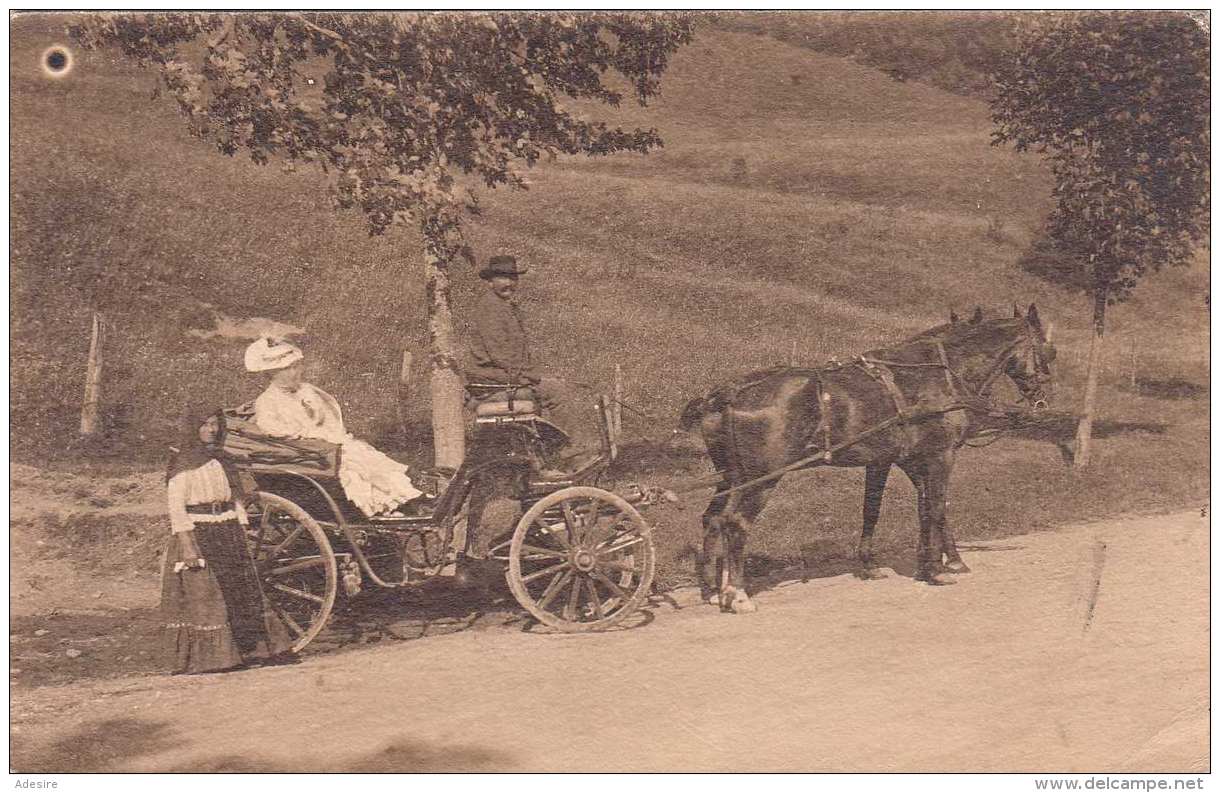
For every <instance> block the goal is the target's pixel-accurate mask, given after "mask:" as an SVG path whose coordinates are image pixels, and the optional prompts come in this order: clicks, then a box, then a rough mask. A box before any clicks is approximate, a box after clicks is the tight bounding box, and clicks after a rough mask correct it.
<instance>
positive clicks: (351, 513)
mask: <svg viewBox="0 0 1220 793" xmlns="http://www.w3.org/2000/svg"><path fill="white" fill-rule="evenodd" d="M491 397H492V398H488V395H484V398H483V399H481V400H478V401H477V402H476V403H475V405H474V406H473V407H474V410H473V413H474V423H473V424H472V428H471V437H470V444H469V451H468V454H467V456H466V459H465V461H464V462H463V463H462V465H461V467H459V468H458V470H457V471H413V472H412V480H413V482H414V483H415V484H416V486H417V487H419V488H420V489H421V490H423V491H424V492H425V496H424V497H423V498H420V499H417V500H416V501H413V502H410V504H408V505H404V509H403V510H402V511H403V512H404V514H403V515H402V516H394V517H380V516H377V517H371V518H370V517H368V516H366V515H364V514H363V513H362V512H361V511H360V510H359V509H357V508H356V507H355V505H353V504H352V503H351V502H350V501H348V500H347V498H346V497H345V496H344V493H343V487H342V484H341V482H340V479H339V467H340V465H341V464H342V449H341V447H337V446H334V445H332V444H327V443H324V442H320V441H312V440H310V441H300V440H293V441H291V442H285V441H283V440H282V439H271V438H267V436H265V435H264V434H263V433H261V431H260V430H258V428H257V425H255V424H253V422H252V415H251V413H250V411H249V409H248V407H243V408H238V409H234V410H228V411H225V412H224V413H223V414H221V415H220V416H219V417H217V419H218V423H219V425H220V426H219V428H218V429H219V432H218V433H217V434H218V436H219V437H218V440H217V442H216V444H215V450H216V453H217V456H218V458H220V459H222V460H224V461H225V462H227V463H228V464H230V465H232V466H233V467H234V468H236V470H237V471H238V475H239V476H240V477H241V479H242V480H243V485H244V490H245V491H246V493H247V512H248V514H249V519H250V520H249V527H248V532H247V535H248V544H249V548H250V552H251V556H252V558H253V559H254V562H255V565H256V566H257V567H258V569H259V572H260V577H261V578H262V581H263V587H264V592H265V594H266V595H267V597H268V600H269V602H270V604H271V607H272V609H273V610H274V611H275V612H276V613H277V614H278V615H279V616H280V618H281V619H283V621H284V622H285V623H286V624H287V625H288V627H289V629H290V631H291V632H292V633H293V635H294V639H295V641H294V649H295V650H297V651H300V650H302V649H304V647H305V646H306V645H308V644H309V643H310V642H311V641H313V639H314V638H316V637H317V635H318V634H319V633H320V632H321V631H322V629H323V628H324V626H325V624H326V622H327V620H328V619H329V617H330V615H331V612H332V610H333V609H334V607H335V604H336V602H337V600H338V599H339V598H346V597H354V596H356V595H358V594H359V593H360V592H361V591H362V590H363V589H365V588H367V587H369V586H375V587H385V588H398V587H411V586H416V585H419V584H422V583H424V582H426V581H429V580H431V579H434V578H436V577H438V576H448V575H452V574H453V573H454V571H455V562H456V559H457V556H458V554H459V552H469V551H471V550H472V547H471V543H472V539H473V538H474V537H476V536H477V537H478V538H479V541H480V542H481V543H482V545H481V547H480V548H479V549H478V551H479V552H478V555H479V556H487V557H490V558H493V559H496V560H499V561H501V562H504V563H505V565H506V568H507V569H506V577H507V580H508V584H509V588H510V590H511V591H512V593H513V595H514V596H515V597H516V599H517V600H518V602H519V603H520V604H521V605H522V606H523V607H524V608H526V609H527V610H528V611H530V612H531V614H532V615H533V616H534V617H535V618H536V619H537V620H538V621H539V622H541V623H543V624H545V625H548V626H550V627H552V628H555V629H557V630H561V631H567V632H575V631H586V630H596V629H604V628H607V627H610V626H612V625H615V624H618V623H620V622H621V621H622V620H623V619H625V618H626V617H628V616H629V615H630V614H631V613H632V612H634V611H635V610H636V608H637V607H638V606H639V604H640V603H641V602H642V601H643V599H644V597H646V595H647V594H648V591H649V589H650V587H651V582H652V577H653V570H654V565H655V551H654V549H653V545H652V538H651V527H650V526H649V525H648V524H647V523H646V522H645V521H644V520H643V518H642V516H641V515H640V513H639V511H638V510H637V509H636V504H638V503H639V502H640V501H641V497H640V496H641V494H640V491H638V489H634V490H631V491H630V492H628V493H626V494H625V496H626V497H624V495H620V494H615V493H613V492H611V491H609V490H606V489H604V488H602V487H599V486H597V485H598V484H600V482H601V480H602V478H603V477H604V475H605V473H606V468H607V465H606V460H605V459H601V460H598V461H595V462H594V464H592V465H589V466H587V467H586V468H585V469H583V470H582V471H579V472H577V473H576V475H575V476H572V477H569V478H565V479H555V478H550V479H543V478H541V477H539V476H538V472H539V471H540V470H544V469H545V468H546V467H547V466H548V465H549V464H550V461H551V460H552V458H553V455H554V453H555V452H556V451H557V450H558V449H559V448H561V447H562V446H563V445H564V444H565V443H566V441H567V438H566V435H564V433H563V432H562V430H560V429H559V428H557V427H555V426H554V425H553V424H550V423H549V422H547V421H546V419H544V418H542V417H541V416H540V415H539V413H538V411H537V409H536V402H534V401H531V400H528V399H519V398H515V397H513V396H510V397H509V398H508V399H496V398H494V397H495V395H491ZM497 496H499V497H507V498H509V499H512V500H513V501H515V502H516V503H517V505H518V512H517V514H518V518H519V519H518V520H517V522H516V524H515V525H513V526H507V527H503V526H482V525H481V521H482V516H483V509H484V507H486V505H487V503H488V502H489V501H490V500H491V499H492V498H495V497H497ZM632 502H635V503H634V504H633V503H632Z"/></svg>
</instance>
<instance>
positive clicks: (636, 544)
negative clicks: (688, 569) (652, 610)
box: [507, 486, 656, 632]
mask: <svg viewBox="0 0 1220 793" xmlns="http://www.w3.org/2000/svg"><path fill="white" fill-rule="evenodd" d="M573 504H577V505H578V506H575V507H574V506H573ZM547 513H550V514H549V516H548V514H547ZM557 513H561V514H562V515H563V516H564V518H563V519H559V518H558V516H557ZM573 513H581V514H583V515H584V516H585V519H584V520H583V521H582V522H580V523H579V524H578V525H577V526H576V527H575V528H574V527H573V526H572V523H571V516H572V514H573ZM605 515H608V516H609V517H610V518H611V520H610V522H609V524H605V522H604V521H603V517H604V516H605ZM590 517H591V518H592V520H589V518H590ZM565 523H566V524H567V525H566V530H565V528H564V527H565ZM607 529H609V531H607ZM599 532H600V534H599ZM548 538H552V539H553V541H554V543H553V544H552V545H550V546H548V545H547V542H548ZM655 564H656V552H655V549H654V547H653V544H652V538H651V529H650V527H649V526H648V524H647V523H646V522H645V521H644V519H643V518H642V516H640V514H639V512H638V511H637V510H636V509H635V508H634V507H633V506H632V505H630V504H629V503H628V502H626V501H625V500H623V499H622V498H621V497H619V496H617V495H616V494H614V493H611V492H609V491H606V490H603V489H601V488H595V487H588V486H578V487H571V488H565V489H563V490H560V491H556V492H555V493H552V494H550V495H548V496H546V497H544V498H543V499H541V500H540V501H539V502H538V503H536V504H535V505H534V506H533V507H531V509H530V510H529V511H528V512H527V513H526V515H525V516H524V517H522V519H521V520H520V521H519V522H518V525H517V528H516V531H515V532H514V534H513V541H512V546H511V549H510V551H509V569H508V571H507V578H508V583H509V588H510V589H511V590H512V592H513V595H514V596H515V597H516V599H517V601H518V603H520V604H521V606H522V607H523V608H525V609H526V610H527V611H529V612H530V614H531V615H532V616H533V617H534V618H535V619H537V620H538V621H539V622H541V623H542V624H544V625H547V626H548V627H551V628H554V629H556V630H560V631H564V632H584V631H590V630H604V629H606V628H610V627H613V626H614V625H617V624H619V623H620V622H622V621H623V620H625V619H626V618H627V617H628V616H630V615H631V614H632V613H634V612H635V611H636V610H637V608H638V607H639V605H640V604H641V603H642V602H643V600H644V599H645V598H646V597H647V594H648V591H649V588H650V587H651V584H652V578H653V574H654V571H655ZM527 567H528V568H529V569H527Z"/></svg>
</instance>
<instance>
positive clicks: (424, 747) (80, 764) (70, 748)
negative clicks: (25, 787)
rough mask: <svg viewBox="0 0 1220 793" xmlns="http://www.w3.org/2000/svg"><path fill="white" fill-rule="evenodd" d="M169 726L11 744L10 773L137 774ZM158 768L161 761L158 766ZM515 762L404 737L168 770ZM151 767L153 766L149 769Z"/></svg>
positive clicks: (116, 726) (94, 729)
mask: <svg viewBox="0 0 1220 793" xmlns="http://www.w3.org/2000/svg"><path fill="white" fill-rule="evenodd" d="M183 746H184V741H183V740H181V739H179V738H178V737H177V736H176V734H175V732H174V728H173V727H172V725H171V724H170V723H169V722H167V721H160V720H153V719H135V718H123V719H105V720H101V721H96V722H93V723H90V724H86V725H85V726H83V727H81V728H79V729H77V730H75V731H73V732H72V733H70V734H68V735H65V736H63V737H60V738H56V739H55V740H53V741H52V742H50V743H49V744H45V745H29V744H27V743H25V742H24V741H20V740H14V743H13V753H12V760H11V761H10V766H11V768H10V772H11V773H24V774H32V773H41V774H48V773H67V772H73V773H76V772H82V773H87V772H94V773H96V772H107V771H120V770H121V771H141V770H147V769H146V768H145V767H142V766H141V761H142V760H144V759H146V758H151V757H153V756H155V755H158V754H163V753H165V752H170V751H174V750H179V749H181V748H183ZM157 765H158V766H161V764H160V763H158V764H157ZM514 766H515V762H514V761H513V759H512V758H511V757H510V756H508V755H506V754H504V753H502V752H498V751H493V750H490V749H486V748H483V747H480V746H474V745H469V744H466V745H463V744H456V745H455V744H450V743H446V744H445V745H443V746H435V745H429V744H426V743H423V742H421V741H418V740H413V739H408V738H405V737H404V738H397V739H394V740H391V741H390V742H389V743H388V745H385V746H384V747H382V748H379V749H377V750H375V751H372V752H369V753H368V754H365V755H361V756H357V757H353V758H351V759H333V758H329V757H326V756H325V755H324V754H323V755H320V754H319V753H318V752H315V751H311V749H310V748H308V747H304V748H302V750H301V756H300V757H299V759H296V760H291V761H285V760H283V759H278V758H277V759H268V758H265V757H258V756H254V755H243V754H220V755H217V756H215V757H204V758H202V759H193V760H190V761H187V762H184V763H182V764H180V765H173V766H171V767H170V768H168V769H165V770H169V771H175V772H190V773H288V772H348V773H385V772H406V773H412V772H413V773H428V772H440V771H467V772H473V771H507V770H512V769H513V768H514ZM148 767H149V768H151V767H152V766H151V763H150V764H149V766H148Z"/></svg>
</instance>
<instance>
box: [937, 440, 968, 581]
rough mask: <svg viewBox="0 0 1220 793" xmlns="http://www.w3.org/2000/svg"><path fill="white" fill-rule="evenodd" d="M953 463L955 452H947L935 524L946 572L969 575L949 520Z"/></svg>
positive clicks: (943, 459)
mask: <svg viewBox="0 0 1220 793" xmlns="http://www.w3.org/2000/svg"><path fill="white" fill-rule="evenodd" d="M953 462H954V460H953V452H952V451H949V452H945V455H944V457H943V458H942V460H941V466H940V468H942V469H943V476H944V485H943V487H942V488H941V489H940V492H939V497H940V517H939V520H938V522H937V523H936V524H935V529H936V530H937V533H939V535H940V547H941V552H942V553H943V554H944V567H943V569H944V571H945V572H946V573H969V572H970V568H969V567H968V566H967V565H966V563H965V562H963V561H962V555H961V554H960V553H958V550H957V541H956V540H955V539H954V538H953V530H952V529H950V528H949V521H948V518H947V513H948V496H949V478H950V477H951V476H952V474H953Z"/></svg>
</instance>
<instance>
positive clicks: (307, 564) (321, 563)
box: [266, 556, 326, 576]
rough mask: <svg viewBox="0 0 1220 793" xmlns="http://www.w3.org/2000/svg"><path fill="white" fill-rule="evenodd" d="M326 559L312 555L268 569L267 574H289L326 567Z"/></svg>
mask: <svg viewBox="0 0 1220 793" xmlns="http://www.w3.org/2000/svg"><path fill="white" fill-rule="evenodd" d="M325 566H326V560H325V559H323V558H322V557H321V556H311V557H309V558H308V559H300V560H298V561H295V562H289V563H288V564H283V565H280V566H279V567H273V568H271V569H270V570H268V571H267V573H266V574H267V575H269V576H270V575H288V574H290V573H299V572H300V571H302V570H308V569H310V568H313V567H325Z"/></svg>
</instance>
